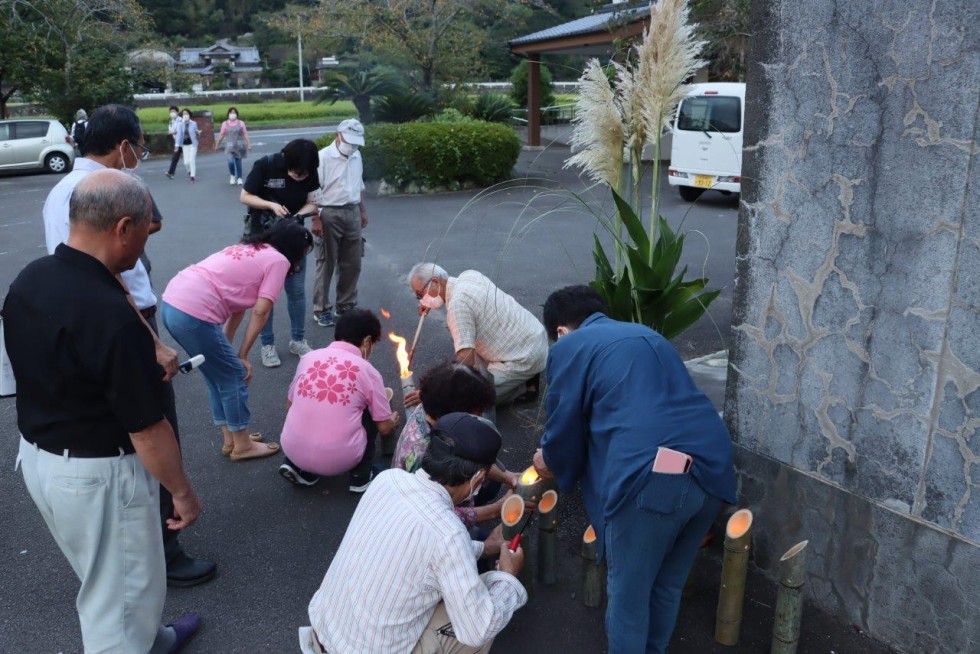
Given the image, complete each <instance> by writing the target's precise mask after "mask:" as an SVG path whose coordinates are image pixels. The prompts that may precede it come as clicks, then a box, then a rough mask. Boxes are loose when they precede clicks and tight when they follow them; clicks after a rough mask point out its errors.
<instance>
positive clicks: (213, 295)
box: [160, 220, 313, 461]
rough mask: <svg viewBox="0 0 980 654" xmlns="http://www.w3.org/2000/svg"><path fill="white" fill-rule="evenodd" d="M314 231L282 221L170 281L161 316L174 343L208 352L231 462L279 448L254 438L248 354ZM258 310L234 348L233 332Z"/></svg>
mask: <svg viewBox="0 0 980 654" xmlns="http://www.w3.org/2000/svg"><path fill="white" fill-rule="evenodd" d="M312 246H313V236H312V235H311V234H310V232H309V231H307V230H306V229H304V228H303V226H302V225H299V224H298V223H296V222H294V221H292V220H283V221H280V222H278V223H276V224H275V225H274V226H273V227H272V228H271V229H269V230H268V231H266V232H264V233H262V234H258V235H253V236H249V237H246V238H244V239H242V242H241V243H240V244H238V245H232V246H231V247H227V248H225V249H224V250H221V251H220V252H217V253H215V254H212V255H211V256H210V257H208V258H207V259H205V260H204V261H201V262H200V263H196V264H194V265H192V266H188V267H187V268H185V269H183V270H182V271H180V272H179V273H177V276H176V277H174V278H173V279H172V280H170V283H169V284H167V290H165V291H164V292H163V303H162V306H161V308H160V314H161V317H162V318H163V324H164V326H165V327H166V328H167V331H168V332H170V335H171V336H173V337H174V340H176V341H177V343H178V344H180V346H181V347H182V348H183V349H184V350H185V351H186V352H187V354H189V355H191V356H194V355H196V354H203V355H204V359H205V361H204V363H203V364H202V365H201V374H202V375H203V376H204V381H205V383H206V384H207V387H208V397H209V398H210V400H211V416H212V418H213V420H214V424H215V425H217V426H218V427H220V428H221V433H222V437H223V438H224V445H223V447H222V450H221V451H222V453H223V454H224V455H225V456H230V457H231V459H232V461H241V460H244V459H256V458H261V457H265V456H270V455H272V454H275V453H276V452H278V451H279V446H278V444H276V443H259V442H254V441H253V440H252V439H251V438H250V437H249V432H248V425H249V423H250V422H251V414H250V413H249V411H248V383H249V381H251V379H252V364H251V363H249V361H248V354H249V352H250V351H251V349H252V345H253V344H254V343H255V339H256V338H258V335H259V332H260V331H261V330H262V327H263V326H264V325H265V322H266V320H268V319H269V312H270V311H271V310H272V304H273V302H275V300H276V298H277V297H279V294H280V293H281V292H282V289H283V285H284V284H285V281H286V275H287V274H291V273H292V271H294V270H296V269H297V268H298V267H299V265H300V264H301V263H302V261H303V258H304V257H305V256H306V254H307V253H308V252H309V251H310V249H311V248H312ZM249 309H251V310H252V314H251V317H250V318H249V320H248V325H247V326H246V328H245V336H244V337H243V339H242V343H241V346H240V347H239V348H238V351H237V352H236V351H235V349H234V348H233V347H232V342H233V341H234V340H235V332H236V331H238V327H239V326H240V325H241V323H242V320H243V319H244V317H245V312H246V311H248V310H249Z"/></svg>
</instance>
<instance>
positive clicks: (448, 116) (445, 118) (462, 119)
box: [432, 107, 481, 123]
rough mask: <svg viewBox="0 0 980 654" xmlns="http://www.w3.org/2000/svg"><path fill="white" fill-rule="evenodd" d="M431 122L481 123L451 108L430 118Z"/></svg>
mask: <svg viewBox="0 0 980 654" xmlns="http://www.w3.org/2000/svg"><path fill="white" fill-rule="evenodd" d="M432 122H434V123H479V122H481V121H479V120H477V119H476V118H470V116H469V115H468V114H466V113H465V112H461V111H460V110H459V109H455V108H453V107H448V108H447V109H445V110H444V111H443V112H442V113H439V114H436V115H435V116H433V117H432Z"/></svg>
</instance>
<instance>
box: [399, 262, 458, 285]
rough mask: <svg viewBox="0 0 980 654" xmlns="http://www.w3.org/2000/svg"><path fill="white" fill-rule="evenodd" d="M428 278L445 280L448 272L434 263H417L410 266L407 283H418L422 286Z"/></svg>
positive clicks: (447, 277)
mask: <svg viewBox="0 0 980 654" xmlns="http://www.w3.org/2000/svg"><path fill="white" fill-rule="evenodd" d="M430 279H439V280H442V281H446V280H447V279H449V273H447V272H446V271H445V270H443V269H442V268H441V267H440V266H438V265H436V264H434V263H417V264H415V265H414V266H412V270H411V272H409V273H408V283H409V285H412V284H418V285H419V286H422V285H424V284H427V283H428V282H429V280H430Z"/></svg>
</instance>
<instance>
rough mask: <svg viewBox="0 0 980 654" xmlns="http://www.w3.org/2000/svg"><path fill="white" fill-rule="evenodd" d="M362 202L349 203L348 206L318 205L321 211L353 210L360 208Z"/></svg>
mask: <svg viewBox="0 0 980 654" xmlns="http://www.w3.org/2000/svg"><path fill="white" fill-rule="evenodd" d="M360 204H361V203H360V202H348V203H347V204H321V205H318V208H319V209H351V208H353V207H357V206H360Z"/></svg>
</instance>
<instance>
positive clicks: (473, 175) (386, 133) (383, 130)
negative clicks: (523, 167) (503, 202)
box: [317, 121, 521, 188]
mask: <svg viewBox="0 0 980 654" xmlns="http://www.w3.org/2000/svg"><path fill="white" fill-rule="evenodd" d="M333 138H334V135H333V134H326V135H324V136H322V137H321V138H320V139H319V140H318V141H317V147H320V148H322V147H324V146H326V145H328V144H329V143H330V142H331V141H332V140H333ZM364 138H365V144H364V147H363V148H361V154H362V156H363V157H364V177H365V178H366V179H384V180H385V181H387V182H388V183H389V184H393V185H395V186H397V187H404V186H406V185H408V184H418V185H420V186H425V187H429V188H432V187H436V186H445V187H448V188H459V187H460V186H462V185H463V184H465V183H467V182H472V183H475V184H478V185H480V186H489V185H490V184H493V183H495V182H498V181H500V180H502V179H507V178H509V177H510V175H511V171H512V170H513V168H514V164H516V163H517V157H518V155H519V154H520V152H521V141H520V139H519V138H518V136H517V134H516V133H515V132H514V130H512V129H510V128H509V127H507V126H505V125H500V124H496V123H486V122H480V121H468V122H461V123H441V122H417V123H403V124H398V125H390V124H377V125H373V126H371V127H369V128H368V129H367V130H365V134H364Z"/></svg>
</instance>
